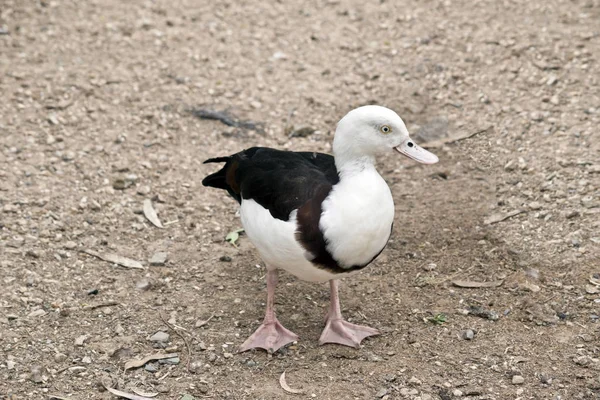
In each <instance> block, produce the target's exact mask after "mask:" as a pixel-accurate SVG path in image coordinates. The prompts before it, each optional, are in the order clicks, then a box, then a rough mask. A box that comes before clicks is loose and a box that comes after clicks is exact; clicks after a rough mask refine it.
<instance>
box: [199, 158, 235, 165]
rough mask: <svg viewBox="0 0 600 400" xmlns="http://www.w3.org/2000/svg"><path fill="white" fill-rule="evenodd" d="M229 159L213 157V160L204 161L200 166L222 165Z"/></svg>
mask: <svg viewBox="0 0 600 400" xmlns="http://www.w3.org/2000/svg"><path fill="white" fill-rule="evenodd" d="M230 159H231V156H227V157H215V158H209V159H208V160H205V161H204V162H203V163H202V164H209V163H222V162H227V161H229V160H230Z"/></svg>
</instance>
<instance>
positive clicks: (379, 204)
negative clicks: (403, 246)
mask: <svg viewBox="0 0 600 400" xmlns="http://www.w3.org/2000/svg"><path fill="white" fill-rule="evenodd" d="M322 209H323V212H322V214H321V221H320V228H321V231H322V232H323V233H324V235H325V238H326V239H327V241H328V245H327V250H329V252H330V253H331V254H332V255H333V258H334V259H335V260H337V262H338V263H339V264H340V265H341V266H342V267H351V266H354V265H363V264H366V263H368V262H369V261H371V260H372V259H373V257H375V256H376V255H377V254H378V253H379V252H380V251H381V250H382V249H383V247H384V246H385V245H386V243H387V241H388V239H389V236H390V233H391V227H392V223H393V222H394V200H393V198H392V193H391V192H390V188H389V187H388V185H387V183H386V182H385V180H384V179H383V178H382V177H381V176H380V175H379V174H378V173H377V171H376V170H375V168H374V167H368V168H365V169H364V170H363V171H361V172H359V173H356V174H355V175H353V176H351V177H344V178H343V179H342V180H341V181H340V182H339V183H338V184H337V185H335V186H334V187H333V190H332V192H331V193H330V195H329V196H328V197H327V198H326V199H325V201H324V202H323V206H322Z"/></svg>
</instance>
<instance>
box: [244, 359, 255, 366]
mask: <svg viewBox="0 0 600 400" xmlns="http://www.w3.org/2000/svg"><path fill="white" fill-rule="evenodd" d="M257 365H258V363H257V362H256V361H254V360H248V361H246V366H248V367H256V366H257Z"/></svg>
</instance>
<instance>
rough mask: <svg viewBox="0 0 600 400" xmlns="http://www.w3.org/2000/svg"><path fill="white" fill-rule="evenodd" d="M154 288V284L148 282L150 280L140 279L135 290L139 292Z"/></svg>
mask: <svg viewBox="0 0 600 400" xmlns="http://www.w3.org/2000/svg"><path fill="white" fill-rule="evenodd" d="M151 287H152V284H151V283H150V281H149V280H148V278H143V279H140V280H139V281H138V282H137V283H136V284H135V288H136V289H137V290H148V289H150V288H151Z"/></svg>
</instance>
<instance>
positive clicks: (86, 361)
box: [81, 356, 92, 364]
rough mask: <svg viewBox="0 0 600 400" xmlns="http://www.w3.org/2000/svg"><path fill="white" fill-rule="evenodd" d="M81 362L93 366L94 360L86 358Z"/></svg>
mask: <svg viewBox="0 0 600 400" xmlns="http://www.w3.org/2000/svg"><path fill="white" fill-rule="evenodd" d="M81 362H82V363H84V364H91V363H92V358H91V357H90V356H85V357H83V358H82V359H81Z"/></svg>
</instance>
